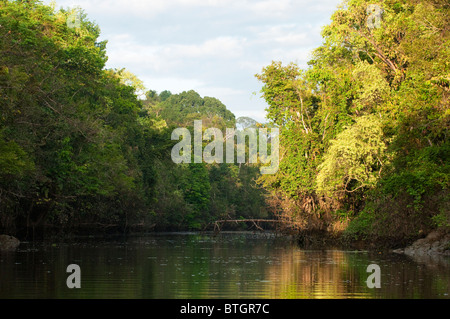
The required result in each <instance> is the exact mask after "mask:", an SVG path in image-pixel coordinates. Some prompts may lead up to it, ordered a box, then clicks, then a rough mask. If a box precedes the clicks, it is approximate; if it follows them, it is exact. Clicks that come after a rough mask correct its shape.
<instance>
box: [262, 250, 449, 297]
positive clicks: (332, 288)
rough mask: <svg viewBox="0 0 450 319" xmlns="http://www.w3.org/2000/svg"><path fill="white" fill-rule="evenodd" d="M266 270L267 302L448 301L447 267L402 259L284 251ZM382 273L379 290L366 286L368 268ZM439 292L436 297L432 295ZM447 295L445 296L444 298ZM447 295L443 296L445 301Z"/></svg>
mask: <svg viewBox="0 0 450 319" xmlns="http://www.w3.org/2000/svg"><path fill="white" fill-rule="evenodd" d="M282 259H283V263H281V264H280V265H277V266H274V267H275V268H276V269H272V270H269V271H268V274H269V280H270V281H271V282H274V283H275V284H274V285H271V286H270V297H272V298H349V297H350V298H437V297H439V296H440V297H441V298H442V297H444V298H448V295H449V287H450V280H449V264H448V261H447V262H446V263H445V262H444V263H442V262H441V263H440V264H439V265H437V264H435V263H434V264H433V265H431V264H428V265H427V266H425V265H424V264H417V263H415V262H413V261H412V260H411V259H409V258H407V257H405V256H397V255H392V254H379V253H375V252H373V253H368V252H345V251H338V250H336V251H335V250H330V251H301V250H291V251H289V250H285V251H283V256H282ZM373 263H375V264H378V265H379V266H380V268H381V288H380V289H369V288H368V287H367V284H366V280H367V277H368V276H369V275H370V273H367V272H366V268H367V266H368V265H370V264H373ZM437 292H439V295H437ZM445 294H447V295H445ZM445 296H447V297H445Z"/></svg>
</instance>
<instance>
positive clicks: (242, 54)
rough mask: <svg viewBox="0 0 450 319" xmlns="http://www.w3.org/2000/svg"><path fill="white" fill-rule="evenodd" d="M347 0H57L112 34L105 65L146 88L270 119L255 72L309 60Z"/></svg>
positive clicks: (103, 32) (107, 34) (103, 34)
mask: <svg viewBox="0 0 450 319" xmlns="http://www.w3.org/2000/svg"><path fill="white" fill-rule="evenodd" d="M341 2H342V0H56V1H44V3H47V4H50V3H54V4H55V6H56V9H59V8H61V7H62V8H65V9H67V8H76V7H81V8H82V9H83V10H84V12H85V13H86V14H87V18H88V19H89V20H90V21H93V22H95V23H96V24H98V25H99V26H100V29H101V36H100V39H101V40H107V41H108V44H107V55H108V62H107V64H106V67H107V68H118V69H121V68H126V69H127V70H129V71H131V72H132V73H134V74H135V75H136V76H137V77H138V78H139V79H141V80H142V81H143V82H144V85H145V87H146V88H147V89H148V90H155V91H157V92H161V91H164V90H169V91H171V92H172V93H181V92H183V91H189V90H195V91H197V92H198V93H199V94H200V95H201V96H211V97H215V98H217V99H219V100H220V101H221V102H222V103H224V104H225V105H226V106H227V108H228V109H229V110H231V111H232V112H233V113H234V114H235V115H236V117H241V116H247V117H251V118H253V119H255V120H257V121H259V122H265V121H266V120H265V108H266V107H267V104H266V103H265V101H264V100H263V99H262V98H261V93H260V90H261V88H262V83H261V82H259V81H258V80H257V79H256V78H255V74H259V73H261V71H262V69H263V68H264V67H266V66H268V65H269V64H270V63H271V62H272V61H281V62H283V64H288V63H290V62H294V63H297V64H298V65H299V66H300V67H302V68H306V66H307V64H306V62H307V61H308V60H309V59H310V54H311V51H312V50H313V49H314V48H316V47H318V46H319V45H320V44H321V43H322V38H321V36H320V32H321V29H322V27H323V26H325V25H327V24H329V22H330V17H331V14H332V13H333V12H334V11H335V10H336V8H337V6H338V5H339V4H340V3H341Z"/></svg>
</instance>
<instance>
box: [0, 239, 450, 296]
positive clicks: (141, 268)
mask: <svg viewBox="0 0 450 319" xmlns="http://www.w3.org/2000/svg"><path fill="white" fill-rule="evenodd" d="M72 263H75V264H78V265H79V266H80V267H81V282H82V283H81V289H68V288H67V286H66V278H67V276H68V275H69V274H67V273H66V267H67V265H69V264H72ZM369 264H378V265H379V266H380V268H381V288H380V289H369V288H368V287H367V285H366V280H367V277H368V275H369V273H367V272H366V268H367V266H368V265H369ZM449 269H450V268H449V260H448V258H447V259H443V260H441V263H440V264H439V265H438V266H436V265H435V266H433V264H432V263H431V264H430V263H429V262H416V261H414V260H412V259H411V258H408V257H406V256H402V255H396V254H391V253H379V252H361V251H342V250H302V249H300V248H298V247H297V246H296V245H294V244H292V243H290V242H289V241H288V240H286V239H285V238H280V237H275V236H271V237H261V236H256V235H253V234H249V233H238V234H236V233H233V234H230V233H222V234H220V235H219V236H216V237H215V236H212V235H206V234H164V235H155V236H151V237H142V238H132V239H128V240H127V241H108V242H98V241H91V242H77V243H61V244H59V243H58V244H51V243H40V244H34V245H33V244H31V243H29V244H22V245H21V246H20V250H19V251H17V252H15V253H4V254H2V255H0V297H1V298H177V299H179V298H282V299H288V298H449V287H450V284H449V281H450V274H449V273H450V272H449Z"/></svg>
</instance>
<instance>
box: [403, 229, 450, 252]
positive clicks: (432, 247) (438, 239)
mask: <svg viewBox="0 0 450 319" xmlns="http://www.w3.org/2000/svg"><path fill="white" fill-rule="evenodd" d="M395 252H399V253H404V254H405V255H409V256H424V255H445V256H450V232H444V231H433V232H431V233H430V234H428V236H427V237H425V238H422V239H419V240H417V241H415V242H414V243H413V244H412V245H411V246H408V247H406V248H405V249H401V250H397V251H395Z"/></svg>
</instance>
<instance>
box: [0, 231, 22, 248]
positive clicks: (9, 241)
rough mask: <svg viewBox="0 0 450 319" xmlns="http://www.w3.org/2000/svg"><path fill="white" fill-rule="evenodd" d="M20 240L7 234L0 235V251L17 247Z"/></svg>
mask: <svg viewBox="0 0 450 319" xmlns="http://www.w3.org/2000/svg"><path fill="white" fill-rule="evenodd" d="M19 244H20V241H19V240H18V239H17V238H15V237H13V236H8V235H0V251H14V250H16V249H17V247H19Z"/></svg>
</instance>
